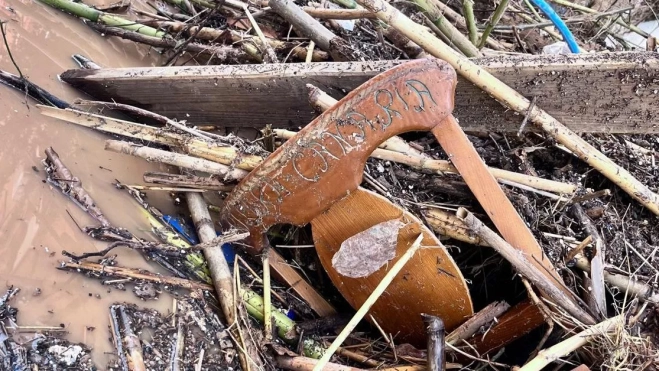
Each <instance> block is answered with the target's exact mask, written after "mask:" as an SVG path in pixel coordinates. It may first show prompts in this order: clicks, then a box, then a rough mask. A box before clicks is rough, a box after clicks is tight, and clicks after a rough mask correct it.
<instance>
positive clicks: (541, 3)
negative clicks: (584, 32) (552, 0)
mask: <svg viewBox="0 0 659 371" xmlns="http://www.w3.org/2000/svg"><path fill="white" fill-rule="evenodd" d="M531 3H533V5H535V6H537V7H538V8H539V9H540V10H541V11H542V12H543V13H545V15H546V16H547V18H549V20H550V21H551V22H552V23H553V24H554V25H555V26H556V28H557V29H558V32H560V33H561V35H562V36H563V40H565V42H566V43H567V46H568V47H569V48H570V51H571V52H572V53H577V54H578V53H580V52H581V51H580V50H579V45H578V44H577V40H575V39H574V35H572V32H571V31H570V29H569V28H567V25H566V24H565V22H563V20H562V19H561V17H559V16H558V14H556V11H554V8H552V7H551V5H549V4H548V3H547V2H546V1H545V0H531Z"/></svg>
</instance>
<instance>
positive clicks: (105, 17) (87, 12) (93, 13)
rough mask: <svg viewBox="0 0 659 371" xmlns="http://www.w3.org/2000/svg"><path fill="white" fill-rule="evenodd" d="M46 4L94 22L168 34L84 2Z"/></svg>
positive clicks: (63, 0)
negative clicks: (102, 10)
mask: <svg viewBox="0 0 659 371" xmlns="http://www.w3.org/2000/svg"><path fill="white" fill-rule="evenodd" d="M41 1H42V2H43V3H44V4H47V5H50V6H51V7H53V8H56V9H59V10H61V11H65V12H68V13H71V14H73V15H75V16H76V17H79V18H84V19H88V20H90V21H92V22H96V23H103V24H105V25H107V26H112V27H121V28H123V29H125V30H128V31H134V32H138V33H141V34H144V35H147V36H153V37H165V36H166V35H167V34H166V33H165V32H162V31H158V30H156V29H155V28H153V27H149V26H144V25H142V24H139V23H135V22H133V21H131V20H128V19H125V18H121V17H118V16H116V15H112V14H107V13H104V12H101V11H100V10H97V9H94V8H92V7H89V6H87V5H85V4H82V3H74V2H73V1H69V0H41Z"/></svg>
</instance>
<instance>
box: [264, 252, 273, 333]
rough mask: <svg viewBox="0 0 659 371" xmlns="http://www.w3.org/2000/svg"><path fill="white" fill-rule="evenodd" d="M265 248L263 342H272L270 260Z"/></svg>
mask: <svg viewBox="0 0 659 371" xmlns="http://www.w3.org/2000/svg"><path fill="white" fill-rule="evenodd" d="M269 249H270V248H269V247H267V248H266V249H265V251H264V254H263V327H264V331H265V340H266V341H271V340H272V296H271V291H270V259H269V255H270V254H268V250H269Z"/></svg>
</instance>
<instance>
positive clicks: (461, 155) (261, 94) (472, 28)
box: [0, 0, 659, 371]
mask: <svg viewBox="0 0 659 371" xmlns="http://www.w3.org/2000/svg"><path fill="white" fill-rule="evenodd" d="M42 2H44V3H46V4H47V5H49V6H52V7H54V8H57V9H60V10H62V11H64V12H67V13H70V14H72V15H75V16H77V17H79V18H81V19H83V20H84V22H86V23H87V24H88V25H89V26H90V27H91V28H93V29H94V30H96V31H98V32H100V33H102V34H104V35H107V36H113V37H121V38H124V39H126V40H129V41H134V42H137V43H142V44H147V45H150V47H152V48H154V50H157V51H159V52H162V53H163V65H164V66H165V67H157V68H146V67H145V68H142V69H140V68H135V69H121V70H118V69H112V68H105V66H99V65H98V64H96V63H94V62H93V61H90V60H89V59H87V58H85V57H84V56H81V55H76V56H74V59H75V61H76V62H77V63H78V64H79V65H80V67H81V68H80V69H76V70H69V71H66V72H64V73H63V74H62V80H63V81H65V82H67V83H69V84H71V85H73V86H75V87H77V88H79V89H81V90H82V91H85V92H87V93H89V94H91V95H93V96H94V98H95V99H97V100H76V101H74V102H71V103H67V102H64V101H62V100H60V99H58V98H56V97H54V96H52V95H51V94H50V93H48V92H46V91H44V90H43V89H41V88H39V87H38V86H37V85H35V84H34V82H29V81H27V80H26V79H25V78H24V77H23V75H22V74H21V73H20V71H19V76H15V75H12V74H10V73H5V72H3V73H2V74H0V78H2V79H3V81H5V82H6V83H7V84H9V85H10V86H12V87H14V88H18V89H20V90H22V91H26V92H27V94H28V95H29V96H30V97H32V98H33V99H35V100H36V101H38V102H39V103H40V104H39V105H38V108H39V110H40V112H41V113H42V114H43V115H45V116H48V117H52V118H56V119H58V120H61V121H64V122H68V123H70V124H75V125H78V126H81V127H86V128H88V129H93V130H96V131H100V132H103V133H106V134H108V136H109V139H107V140H106V141H105V149H106V150H108V151H112V152H116V153H121V154H124V155H128V156H134V157H140V158H142V159H144V160H146V161H150V162H157V163H160V164H163V165H167V166H168V167H167V169H169V171H162V172H148V173H145V174H143V180H144V184H124V183H123V182H122V180H121V179H117V180H116V183H115V186H116V188H117V192H122V193H124V194H125V195H126V197H127V198H129V199H130V200H132V201H131V202H133V203H134V205H135V209H134V210H135V213H136V214H139V215H141V216H142V217H143V218H144V219H145V220H146V221H147V222H148V223H149V225H150V227H151V231H150V232H152V233H151V234H152V236H151V237H152V238H150V239H145V238H141V237H137V236H136V235H135V231H131V230H130V228H128V229H124V228H119V227H116V226H115V225H114V224H113V221H110V220H108V218H107V217H106V216H105V214H104V213H103V211H102V210H100V208H99V207H98V205H97V204H96V202H95V201H94V197H100V196H101V195H92V194H90V192H88V191H87V190H85V188H84V185H83V182H82V181H81V179H80V178H78V177H76V175H74V174H72V173H71V171H70V170H69V169H68V168H67V167H66V165H65V162H66V159H61V158H60V157H59V155H58V154H57V153H56V152H55V150H54V149H53V148H47V149H46V150H45V158H44V167H45V169H46V179H45V180H46V182H47V183H48V184H50V185H51V186H52V187H53V189H56V190H58V191H59V192H61V193H62V194H64V195H66V196H68V197H69V198H70V199H71V200H72V201H73V202H74V203H76V204H77V205H78V206H79V207H81V208H82V209H83V210H85V211H86V212H87V213H88V214H89V215H90V216H91V217H92V218H93V220H94V223H95V224H94V225H89V226H81V230H82V231H83V232H84V233H86V234H88V235H89V236H90V237H91V238H94V239H97V240H100V241H104V242H107V248H105V249H104V250H102V251H98V252H89V253H85V254H81V255H76V254H72V253H69V252H66V251H64V252H62V255H63V256H64V259H63V260H62V262H61V264H60V266H59V268H60V269H61V270H66V271H70V272H78V273H82V274H85V275H87V276H89V277H91V278H93V279H97V280H99V281H100V283H101V284H103V285H108V286H112V287H114V288H115V289H117V290H131V291H132V292H133V293H134V294H135V295H136V296H137V297H139V298H140V299H142V300H160V298H161V297H162V296H164V295H167V296H171V297H173V298H174V305H173V307H172V309H171V311H170V312H169V313H160V312H157V311H154V310H147V309H143V308H140V307H139V306H137V305H134V304H128V303H115V304H114V305H112V306H111V307H110V308H109V309H108V311H109V318H110V324H109V326H108V328H109V330H110V333H111V334H112V335H111V336H110V338H111V341H112V343H113V345H114V348H115V352H116V354H115V356H116V357H115V358H114V359H113V361H112V362H111V364H110V365H107V368H108V369H112V370H195V371H196V370H206V369H208V370H227V369H236V370H237V369H242V370H266V369H267V370H275V369H290V370H314V371H316V370H321V369H322V370H364V369H378V370H431V371H436V370H445V369H462V368H465V369H484V368H487V367H492V368H495V369H520V370H527V371H533V370H540V369H543V368H548V367H550V366H551V367H556V368H560V369H579V370H584V369H620V368H623V367H624V368H625V369H634V370H636V369H638V370H646V369H647V370H650V369H656V366H657V364H658V363H659V351H658V340H659V339H657V335H656V334H657V330H658V327H659V326H658V325H659V308H658V307H657V304H658V303H659V294H657V292H659V291H657V290H658V288H657V281H656V280H657V277H658V276H659V270H658V268H657V267H658V264H657V263H656V262H657V259H659V256H657V251H659V247H658V246H659V230H658V229H657V228H656V220H657V215H658V214H659V195H658V194H657V193H658V189H657V187H656V183H657V180H658V179H657V178H658V177H659V167H658V166H657V164H656V153H657V151H659V140H657V130H656V124H655V123H654V120H655V116H654V111H653V110H654V109H655V108H656V104H655V102H656V97H655V96H656V94H657V91H659V85H657V81H658V79H657V76H658V75H659V60H658V59H657V58H656V55H655V54H654V49H655V47H656V45H655V43H654V39H653V38H652V37H650V35H648V34H647V33H645V32H643V31H641V30H639V29H638V27H637V26H635V24H638V23H639V22H640V21H641V20H645V19H646V18H647V17H648V14H650V13H651V12H648V6H646V5H643V6H637V5H632V4H629V5H625V4H616V5H612V4H608V5H607V4H604V2H598V3H597V4H594V5H592V6H590V7H589V6H587V4H586V5H584V4H577V3H572V2H568V1H565V0H560V1H558V0H554V1H553V2H552V3H553V4H554V7H553V8H552V7H551V6H549V5H548V4H546V3H545V2H544V1H541V0H531V1H514V0H511V1H508V0H503V1H500V2H497V3H496V4H491V3H489V2H473V1H471V0H464V1H462V2H459V3H457V2H453V3H443V2H441V1H438V0H413V1H412V2H386V1H383V0H358V1H356V2H355V1H346V0H340V1H339V0H336V1H332V2H326V1H323V2H320V3H316V2H313V1H309V2H297V3H295V2H293V1H291V0H269V1H250V2H242V1H240V0H222V1H218V2H214V1H205V0H182V1H179V0H167V1H166V2H158V3H156V4H151V3H147V5H148V6H150V8H146V9H147V10H143V9H141V8H142V6H143V5H145V4H127V3H125V2H122V3H121V4H115V6H111V7H98V6H96V7H92V6H90V5H85V4H84V3H82V2H70V1H67V0H42ZM555 10H560V12H559V13H560V15H559V14H557V13H556V12H555ZM623 14H624V15H625V16H622V15H623ZM630 17H631V18H630ZM577 26H578V27H577ZM571 30H575V31H574V33H573V32H572V31H571ZM628 31H632V32H636V33H637V34H639V35H641V36H643V37H645V38H646V39H647V48H648V52H642V51H636V52H633V53H610V52H604V51H605V50H609V51H622V50H629V49H631V46H630V45H629V42H627V41H626V39H625V36H624V33H626V32H628ZM575 35H576V37H575ZM556 41H560V42H559V43H556ZM563 41H564V42H565V43H564V44H563V43H561V42H563ZM556 50H559V51H558V52H556ZM565 54H567V55H565ZM293 62H307V63H305V64H302V63H293ZM326 62H327V63H326ZM205 65H213V66H207V67H204V66H205ZM484 93H485V94H484ZM545 107H546V109H547V110H545V109H544V108H545ZM243 120H244V121H243ZM300 122H303V124H302V125H299V123H300ZM298 126H299V127H298ZM81 130H83V129H82V128H81ZM156 192H159V193H162V192H167V193H168V194H170V195H171V196H172V199H173V201H174V203H175V205H176V206H177V207H178V209H177V213H176V214H166V213H163V212H161V211H160V210H158V209H157V208H155V207H153V206H152V205H151V204H150V202H149V198H148V195H150V194H153V193H156ZM126 248H128V249H133V250H136V251H139V252H140V253H142V255H143V256H144V257H145V259H147V260H149V261H151V262H153V263H155V264H154V265H153V267H152V268H153V269H148V270H145V269H135V268H132V267H131V262H129V261H121V259H119V258H118V257H117V255H115V254H114V253H113V250H115V249H126ZM12 295H13V294H12V290H11V289H10V291H9V292H8V293H7V295H5V297H6V299H5V300H0V320H1V321H2V323H5V325H6V324H7V323H14V322H15V318H14V313H13V312H12V311H11V309H10V307H8V305H7V304H6V302H7V301H8V300H7V299H8V298H10V297H11V296H12ZM2 330H3V333H0V336H2V338H1V340H2V342H0V345H1V347H0V351H1V353H0V357H2V358H0V362H4V363H3V364H2V365H3V366H6V367H9V368H11V367H13V368H14V369H21V367H22V365H24V364H25V365H27V364H28V363H26V362H28V361H29V362H33V363H34V364H38V365H45V364H44V363H38V362H51V364H52V362H60V363H61V362H64V363H67V362H83V363H84V365H83V364H78V367H80V369H90V367H93V366H91V365H90V364H89V362H91V361H90V360H89V357H88V356H87V353H88V350H86V349H85V348H84V347H83V346H79V345H71V344H68V345H67V343H65V342H64V340H60V339H58V340H55V338H49V337H47V336H46V337H43V340H40V343H39V344H44V345H47V348H46V347H44V346H41V345H39V346H37V347H32V348H31V350H30V349H27V348H26V347H25V345H24V343H21V342H19V341H17V340H15V337H13V336H12V337H10V336H8V335H9V333H8V332H7V331H5V327H2ZM40 339H41V338H40ZM65 347H66V348H65ZM44 349H47V350H44ZM51 349H52V351H51ZM72 351H75V352H76V353H75V354H72V353H71V352H72ZM30 352H32V353H30ZM35 352H36V353H35ZM30 354H33V355H34V354H36V355H38V357H37V356H32V358H31V356H30ZM35 357H37V358H36V359H33V358H35ZM39 357H40V358H39ZM37 361H38V362H37ZM67 365H68V364H67ZM69 366H70V365H69Z"/></svg>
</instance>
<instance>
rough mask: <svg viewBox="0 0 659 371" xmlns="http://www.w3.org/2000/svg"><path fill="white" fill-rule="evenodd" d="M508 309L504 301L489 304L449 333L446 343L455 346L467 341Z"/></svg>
mask: <svg viewBox="0 0 659 371" xmlns="http://www.w3.org/2000/svg"><path fill="white" fill-rule="evenodd" d="M508 309H510V305H509V304H508V303H506V302H505V301H495V302H494V303H491V304H489V305H488V306H486V307H485V308H483V309H481V310H480V311H478V313H476V314H474V315H473V316H472V317H471V318H469V319H468V320H467V321H466V322H465V323H463V324H462V325H460V327H458V328H456V329H455V330H453V331H451V333H450V334H448V335H447V336H446V340H445V341H446V343H448V344H452V345H455V344H457V343H458V342H460V341H462V340H466V339H469V338H470V337H471V335H473V334H475V333H476V332H477V331H478V330H480V329H481V328H482V327H483V326H485V325H487V324H488V323H490V322H492V321H494V320H495V319H496V318H497V317H499V316H500V315H502V314H503V313H505V312H506V311H507V310H508Z"/></svg>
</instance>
